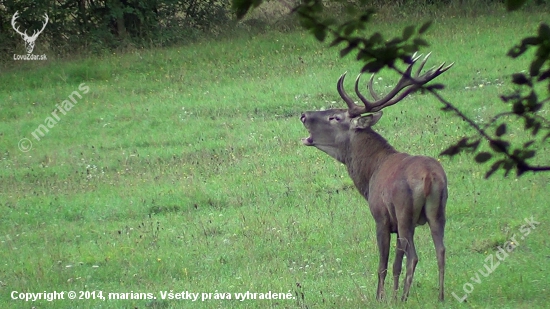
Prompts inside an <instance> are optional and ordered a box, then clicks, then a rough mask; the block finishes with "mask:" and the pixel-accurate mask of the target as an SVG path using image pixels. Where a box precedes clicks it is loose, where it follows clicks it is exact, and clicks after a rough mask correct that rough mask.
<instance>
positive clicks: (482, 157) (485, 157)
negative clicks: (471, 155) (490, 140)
mask: <svg viewBox="0 0 550 309" xmlns="http://www.w3.org/2000/svg"><path fill="white" fill-rule="evenodd" d="M492 157H493V155H492V154H490V153H488V152H480V153H478V154H477V156H476V157H475V160H476V162H477V163H485V162H487V161H489V160H491V158H492Z"/></svg>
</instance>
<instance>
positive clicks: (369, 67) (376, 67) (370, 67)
mask: <svg viewBox="0 0 550 309" xmlns="http://www.w3.org/2000/svg"><path fill="white" fill-rule="evenodd" d="M383 67H384V64H383V63H381V62H378V61H376V60H374V61H371V62H369V63H367V64H365V66H363V68H362V69H361V73H363V72H369V73H376V72H378V71H380V70H381V69H382V68H383Z"/></svg>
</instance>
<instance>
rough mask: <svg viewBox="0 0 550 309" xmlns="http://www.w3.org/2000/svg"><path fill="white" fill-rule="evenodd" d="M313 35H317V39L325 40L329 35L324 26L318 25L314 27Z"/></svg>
mask: <svg viewBox="0 0 550 309" xmlns="http://www.w3.org/2000/svg"><path fill="white" fill-rule="evenodd" d="M313 35H315V38H316V39H317V41H319V42H324V41H325V38H326V37H327V32H326V31H325V29H324V28H323V27H317V28H315V29H313Z"/></svg>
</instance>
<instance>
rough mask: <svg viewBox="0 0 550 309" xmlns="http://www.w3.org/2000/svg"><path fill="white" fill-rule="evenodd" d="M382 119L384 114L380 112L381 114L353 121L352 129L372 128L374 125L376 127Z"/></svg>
mask: <svg viewBox="0 0 550 309" xmlns="http://www.w3.org/2000/svg"><path fill="white" fill-rule="evenodd" d="M381 117H382V112H381V111H380V112H376V113H372V114H368V115H365V116H361V117H358V118H355V119H354V120H352V123H351V128H352V129H366V128H370V127H372V126H373V125H375V124H376V123H377V122H378V120H380V118H381Z"/></svg>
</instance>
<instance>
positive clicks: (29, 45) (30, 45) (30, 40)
mask: <svg viewBox="0 0 550 309" xmlns="http://www.w3.org/2000/svg"><path fill="white" fill-rule="evenodd" d="M17 18H19V11H16V12H15V14H13V17H12V18H11V26H12V27H13V30H15V32H17V33H19V35H21V37H23V40H24V41H25V49H26V50H27V53H28V54H30V53H32V51H33V50H34V43H35V41H36V38H38V35H40V33H42V31H44V28H46V25H47V24H48V20H49V18H48V14H44V18H45V19H46V21H45V22H44V23H43V24H42V29H40V30H39V31H36V30H34V31H33V33H32V35H31V36H28V35H27V31H26V30H25V32H21V31H19V27H16V26H15V20H16V19H17Z"/></svg>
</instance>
